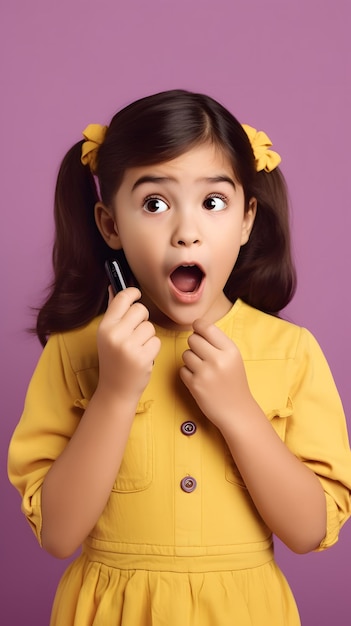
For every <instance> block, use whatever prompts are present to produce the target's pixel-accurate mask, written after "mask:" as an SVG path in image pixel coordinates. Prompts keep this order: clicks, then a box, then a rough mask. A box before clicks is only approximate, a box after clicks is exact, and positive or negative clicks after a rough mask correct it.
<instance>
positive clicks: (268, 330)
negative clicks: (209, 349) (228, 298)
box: [237, 301, 316, 359]
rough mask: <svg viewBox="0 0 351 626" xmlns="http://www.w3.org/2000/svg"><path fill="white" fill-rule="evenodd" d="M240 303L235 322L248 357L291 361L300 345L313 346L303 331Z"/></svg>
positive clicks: (310, 338)
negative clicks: (239, 328)
mask: <svg viewBox="0 0 351 626" xmlns="http://www.w3.org/2000/svg"><path fill="white" fill-rule="evenodd" d="M239 304H240V306H239V310H238V316H237V318H238V319H237V323H238V324H239V325H240V326H241V332H240V338H241V343H242V349H243V350H244V351H245V353H246V356H247V358H252V359H255V358H262V357H264V358H273V359H294V358H295V357H296V354H297V352H298V351H299V350H300V348H301V345H302V344H305V343H306V342H307V343H309V342H311V341H312V342H313V343H316V341H315V339H314V338H313V336H312V335H311V333H310V332H309V331H308V330H306V329H305V328H303V327H301V326H298V325H296V324H294V323H292V322H290V321H287V320H285V319H282V318H281V317H277V316H274V315H270V314H268V313H264V312H262V311H260V310H258V309H255V308H253V307H251V306H249V305H248V304H246V303H244V302H242V301H240V303H239Z"/></svg>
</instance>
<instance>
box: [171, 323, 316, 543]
mask: <svg viewBox="0 0 351 626" xmlns="http://www.w3.org/2000/svg"><path fill="white" fill-rule="evenodd" d="M189 348H190V349H189V350H188V351H186V352H185V353H184V355H183V359H184V367H183V368H181V372H180V376H181V378H182V380H183V382H184V383H185V385H186V386H187V387H188V389H189V391H190V392H191V393H192V395H193V396H194V398H195V400H196V401H197V403H198V405H199V407H200V409H201V410H202V411H203V412H204V414H205V415H206V416H207V417H208V419H210V420H211V421H212V422H213V423H214V424H215V425H216V426H217V427H218V429H219V430H220V431H221V433H222V435H223V437H224V438H225V440H226V442H227V445H228V447H229V449H230V451H231V453H232V455H233V458H234V460H235V463H236V465H237V467H238V469H239V471H240V473H241V475H242V478H243V480H244V482H245V484H246V487H247V489H248V491H249V493H250V495H251V497H252V500H253V502H254V504H255V506H256V508H257V510H258V511H259V513H260V515H261V517H262V518H263V520H264V521H265V523H266V524H267V526H269V528H270V529H271V530H272V532H273V533H275V534H276V535H277V536H278V537H279V538H280V539H281V540H282V541H283V542H284V543H285V544H286V545H287V546H288V547H289V548H291V549H292V550H294V551H295V552H308V551H310V550H312V549H314V548H316V547H317V546H318V545H319V544H320V542H321V541H322V539H323V537H324V536H325V533H326V503H325V496H324V492H323V489H322V486H321V484H320V482H319V480H318V478H317V477H316V475H315V474H314V472H313V471H312V470H310V469H309V468H308V467H307V466H306V465H305V464H303V463H302V462H301V461H300V460H299V459H298V458H297V457H296V456H295V455H294V454H292V453H291V452H290V450H289V449H288V448H287V447H286V446H285V444H284V443H283V442H282V441H281V440H280V438H279V437H278V435H277V434H276V433H275V431H274V429H273V428H272V426H271V424H270V423H269V421H268V420H267V418H266V416H265V414H264V413H263V411H262V410H261V409H260V407H259V406H258V405H257V403H256V402H255V400H254V398H253V397H252V395H251V392H250V389H249V386H248V382H247V378H246V373H245V369H244V365H243V361H242V358H241V355H240V352H239V350H238V349H237V347H236V346H235V344H234V343H233V342H232V341H231V340H230V339H229V338H228V337H226V335H224V333H222V331H220V330H219V329H218V328H217V327H216V326H214V325H212V324H208V323H206V322H205V321H204V320H197V321H196V322H195V323H194V334H193V335H191V337H190V338H189Z"/></svg>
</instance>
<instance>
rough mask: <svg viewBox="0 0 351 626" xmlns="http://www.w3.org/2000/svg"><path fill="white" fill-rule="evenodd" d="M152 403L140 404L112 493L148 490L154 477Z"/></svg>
mask: <svg viewBox="0 0 351 626" xmlns="http://www.w3.org/2000/svg"><path fill="white" fill-rule="evenodd" d="M151 421H152V401H148V402H139V404H138V407H137V411H136V414H135V418H134V422H133V425H132V428H131V431H130V434H129V438H128V442H127V445H126V448H125V451H124V455H123V459H122V463H121V466H120V469H119V472H118V475H117V478H116V480H115V483H114V485H113V488H112V491H116V492H119V493H133V492H135V491H143V490H144V489H147V488H148V487H149V486H150V484H151V482H152V477H153V446H152V424H151Z"/></svg>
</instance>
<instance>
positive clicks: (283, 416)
mask: <svg viewBox="0 0 351 626" xmlns="http://www.w3.org/2000/svg"><path fill="white" fill-rule="evenodd" d="M292 412H293V406H292V402H291V399H290V398H288V399H287V402H286V405H285V406H284V407H281V408H280V409H270V410H266V411H265V414H266V416H267V419H268V420H269V421H270V422H271V424H272V426H273V428H274V430H275V432H276V433H277V435H278V436H279V437H280V439H282V441H284V440H285V431H286V424H287V420H288V418H289V417H290V416H291V415H292ZM225 477H226V479H227V480H228V482H230V483H233V484H235V485H239V486H240V487H243V488H244V489H246V485H245V483H244V481H243V479H242V477H241V474H240V472H239V470H238V468H237V466H236V465H235V463H234V459H233V457H232V455H231V453H230V450H229V448H228V446H227V445H226V443H225Z"/></svg>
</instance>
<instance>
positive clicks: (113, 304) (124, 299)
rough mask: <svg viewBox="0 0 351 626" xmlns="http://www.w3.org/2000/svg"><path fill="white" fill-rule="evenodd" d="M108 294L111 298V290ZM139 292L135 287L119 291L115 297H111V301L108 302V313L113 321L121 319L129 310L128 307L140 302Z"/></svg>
mask: <svg viewBox="0 0 351 626" xmlns="http://www.w3.org/2000/svg"><path fill="white" fill-rule="evenodd" d="M110 293H111V294H112V296H113V293H112V290H111V292H110V288H109V295H110ZM140 298H141V291H140V289H137V288H136V287H127V289H123V291H119V292H118V293H117V295H116V296H114V297H112V299H111V301H109V304H110V306H109V311H110V315H111V316H112V315H113V317H115V319H121V318H122V317H123V315H125V313H126V312H127V311H128V310H129V309H130V307H131V306H132V305H133V304H134V303H135V302H137V301H138V300H140Z"/></svg>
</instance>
